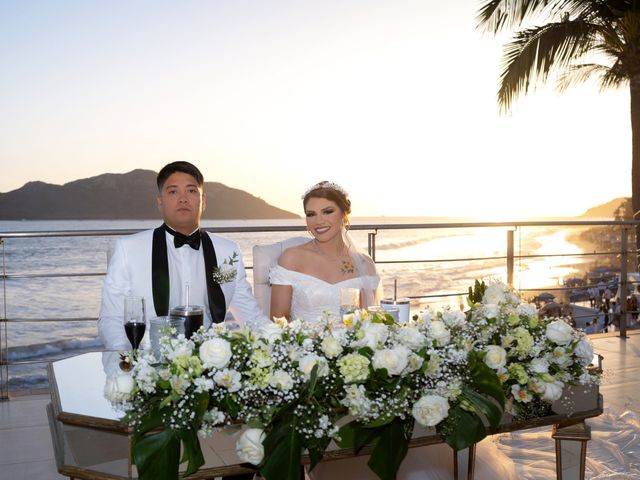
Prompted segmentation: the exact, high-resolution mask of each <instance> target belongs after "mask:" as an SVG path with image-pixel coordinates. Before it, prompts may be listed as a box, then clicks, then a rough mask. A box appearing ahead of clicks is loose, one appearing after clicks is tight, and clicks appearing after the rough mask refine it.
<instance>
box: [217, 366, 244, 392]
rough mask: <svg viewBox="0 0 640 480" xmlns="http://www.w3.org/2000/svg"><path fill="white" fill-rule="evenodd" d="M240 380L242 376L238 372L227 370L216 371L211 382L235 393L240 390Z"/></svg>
mask: <svg viewBox="0 0 640 480" xmlns="http://www.w3.org/2000/svg"><path fill="white" fill-rule="evenodd" d="M241 379H242V375H241V374H240V372H238V371H236V370H229V369H228V368H225V369H224V370H220V371H217V372H216V374H215V375H214V376H213V380H214V381H215V382H216V383H217V384H218V385H220V386H221V387H224V388H226V389H227V390H229V391H230V392H237V391H238V390H240V387H241V384H240V380H241Z"/></svg>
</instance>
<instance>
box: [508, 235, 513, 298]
mask: <svg viewBox="0 0 640 480" xmlns="http://www.w3.org/2000/svg"><path fill="white" fill-rule="evenodd" d="M513 258H514V255H513V230H507V284H508V285H510V286H512V287H513Z"/></svg>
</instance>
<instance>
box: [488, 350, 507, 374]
mask: <svg viewBox="0 0 640 480" xmlns="http://www.w3.org/2000/svg"><path fill="white" fill-rule="evenodd" d="M485 352H487V354H486V355H485V356H484V363H486V364H487V366H488V367H489V368H492V369H494V370H499V369H501V368H502V367H504V366H505V365H506V364H507V351H506V350H505V349H504V348H502V347H501V346H499V345H487V347H486V348H485Z"/></svg>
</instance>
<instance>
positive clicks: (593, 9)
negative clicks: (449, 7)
mask: <svg viewBox="0 0 640 480" xmlns="http://www.w3.org/2000/svg"><path fill="white" fill-rule="evenodd" d="M533 18H535V19H542V18H546V19H547V21H548V23H546V24H545V25H541V26H528V27H526V26H525V25H524V24H525V22H530V21H531V20H532V19H533ZM478 20H479V25H478V26H479V28H484V29H486V30H488V31H490V32H491V33H494V34H495V33H498V32H499V31H501V30H506V29H509V30H511V29H516V28H524V29H521V30H519V31H517V32H516V33H515V34H514V37H513V39H512V41H511V42H510V43H508V44H507V45H505V47H504V54H503V69H502V73H501V76H500V88H499V90H498V105H499V106H500V108H501V110H503V111H508V110H509V109H510V108H511V105H512V104H513V102H514V100H515V98H516V97H517V96H519V95H521V94H526V93H528V92H529V91H530V90H531V89H532V82H533V81H534V80H539V81H542V82H544V81H546V80H547V79H548V78H549V74H550V73H554V74H558V87H559V89H560V90H561V91H563V90H565V89H566V88H568V87H569V86H570V85H572V84H575V83H578V82H583V81H585V80H586V79H588V78H592V77H597V78H598V79H599V82H600V87H601V89H607V88H611V87H620V86H622V85H627V84H628V85H629V92H630V97H631V105H630V107H631V138H632V161H631V194H632V205H633V212H638V211H640V0H489V1H485V2H483V4H482V5H481V7H480V11H479V12H478ZM593 59H597V61H598V62H602V63H593ZM636 233H640V228H639V229H638V230H637V232H636ZM636 245H637V247H638V249H639V250H640V235H639V234H637V235H636Z"/></svg>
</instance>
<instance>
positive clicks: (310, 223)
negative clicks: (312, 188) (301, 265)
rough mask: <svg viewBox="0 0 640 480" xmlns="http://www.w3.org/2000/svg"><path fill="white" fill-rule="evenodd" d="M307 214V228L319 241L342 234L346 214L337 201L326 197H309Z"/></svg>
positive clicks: (306, 208)
mask: <svg viewBox="0 0 640 480" xmlns="http://www.w3.org/2000/svg"><path fill="white" fill-rule="evenodd" d="M305 214H306V216H307V229H308V230H309V231H310V232H311V234H312V235H313V236H314V237H315V238H316V239H317V240H318V241H320V242H322V241H325V242H326V241H328V240H331V239H332V238H334V237H335V236H336V235H340V234H341V232H342V225H343V224H344V215H343V213H342V210H340V207H338V204H337V203H336V202H334V201H332V200H328V199H326V198H316V197H312V198H309V199H308V200H307V205H306V207H305Z"/></svg>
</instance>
